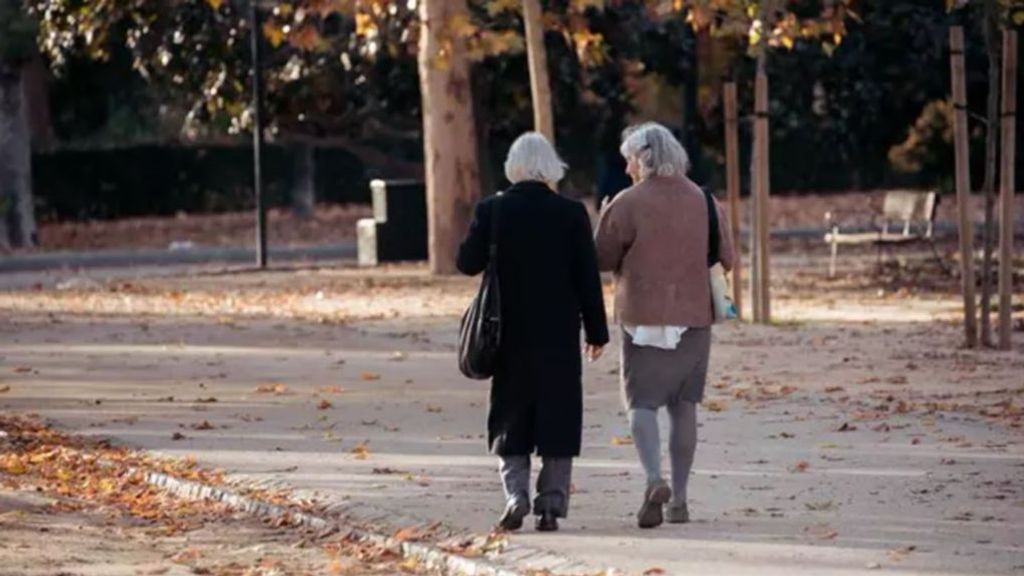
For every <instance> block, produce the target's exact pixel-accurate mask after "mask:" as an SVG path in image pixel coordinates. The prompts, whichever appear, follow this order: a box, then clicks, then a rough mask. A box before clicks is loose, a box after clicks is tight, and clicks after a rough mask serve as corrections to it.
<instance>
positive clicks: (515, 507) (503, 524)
mask: <svg viewBox="0 0 1024 576" xmlns="http://www.w3.org/2000/svg"><path fill="white" fill-rule="evenodd" d="M529 513H530V506H529V505H528V504H522V503H517V504H509V505H508V506H506V507H505V513H504V514H502V515H501V518H499V519H498V526H497V527H498V529H499V530H505V531H506V532H512V531H515V530H519V529H520V528H522V527H523V519H524V518H526V515H527V514H529Z"/></svg>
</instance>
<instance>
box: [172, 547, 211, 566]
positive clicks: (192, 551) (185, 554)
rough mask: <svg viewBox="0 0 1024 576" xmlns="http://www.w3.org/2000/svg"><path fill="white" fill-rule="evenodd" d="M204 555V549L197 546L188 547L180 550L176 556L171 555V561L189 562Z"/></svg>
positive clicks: (176, 562)
mask: <svg viewBox="0 0 1024 576" xmlns="http://www.w3.org/2000/svg"><path fill="white" fill-rule="evenodd" d="M202 555H203V551H202V550H199V549H197V548H187V549H185V550H182V551H181V552H178V553H177V554H175V555H174V556H171V562H174V563H175V564H189V563H192V562H195V561H196V560H199V558H201V557H202Z"/></svg>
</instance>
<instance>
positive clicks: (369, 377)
mask: <svg viewBox="0 0 1024 576" xmlns="http://www.w3.org/2000/svg"><path fill="white" fill-rule="evenodd" d="M359 378H360V379H362V380H364V381H366V382H372V381H374V380H380V374H377V373H376V372H363V373H362V374H360V376H359Z"/></svg>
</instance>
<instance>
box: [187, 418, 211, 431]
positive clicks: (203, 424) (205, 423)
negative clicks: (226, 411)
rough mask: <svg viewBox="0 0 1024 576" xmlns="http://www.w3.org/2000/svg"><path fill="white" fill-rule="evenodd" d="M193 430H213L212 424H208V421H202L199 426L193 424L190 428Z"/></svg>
mask: <svg viewBox="0 0 1024 576" xmlns="http://www.w3.org/2000/svg"><path fill="white" fill-rule="evenodd" d="M190 428H192V429H193V430H213V428H214V426H213V424H210V421H209V420H203V421H202V422H200V423H199V424H193V425H191V426H190Z"/></svg>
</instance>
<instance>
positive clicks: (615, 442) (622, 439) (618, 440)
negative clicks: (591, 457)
mask: <svg viewBox="0 0 1024 576" xmlns="http://www.w3.org/2000/svg"><path fill="white" fill-rule="evenodd" d="M632 445H633V437H632V436H615V437H613V438H612V446H632Z"/></svg>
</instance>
